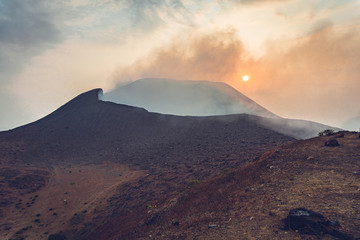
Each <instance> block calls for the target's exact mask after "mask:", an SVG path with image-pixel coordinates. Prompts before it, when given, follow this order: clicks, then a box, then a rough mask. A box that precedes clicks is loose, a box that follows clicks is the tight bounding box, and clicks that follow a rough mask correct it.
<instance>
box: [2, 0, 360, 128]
mask: <svg viewBox="0 0 360 240" xmlns="http://www.w3.org/2000/svg"><path fill="white" fill-rule="evenodd" d="M244 75H249V76H250V80H249V81H247V82H244V81H242V80H241V79H242V77H243V76H244ZM157 77H159V78H173V79H181V80H209V81H221V82H225V83H227V84H229V85H231V86H232V87H234V88H235V89H237V90H238V91H240V92H241V93H243V94H245V95H246V96H248V97H249V98H251V99H253V100H254V101H256V102H257V103H259V104H260V105H262V106H263V107H265V108H267V109H268V110H270V111H272V112H273V113H275V114H277V115H279V116H282V117H285V118H295V119H304V120H311V121H316V122H321V123H324V124H329V125H332V126H336V127H345V128H347V129H350V128H353V130H354V129H358V128H359V127H360V104H359V103H360V94H359V92H360V0H342V1H338V0H326V1H325V0H198V1H191V0H148V1H145V0H101V1H100V0H98V1H96V0H62V1H60V0H59V1H54V0H48V1H47V0H0V131H1V130H7V129H11V128H14V127H17V126H20V125H23V124H26V123H29V122H31V121H35V120H37V119H39V118H41V117H44V116H45V115H47V114H49V113H51V112H52V111H54V110H55V109H57V108H58V107H60V106H61V105H63V104H64V103H66V102H67V101H69V100H70V99H72V98H73V97H75V96H76V95H78V94H80V93H82V92H85V91H87V90H91V89H94V88H102V89H103V90H104V91H105V92H107V91H110V90H111V89H112V88H114V87H115V86H116V85H118V84H124V83H128V82H131V81H134V80H137V79H140V78H157ZM358 125H359V126H358ZM350 126H351V127H350Z"/></svg>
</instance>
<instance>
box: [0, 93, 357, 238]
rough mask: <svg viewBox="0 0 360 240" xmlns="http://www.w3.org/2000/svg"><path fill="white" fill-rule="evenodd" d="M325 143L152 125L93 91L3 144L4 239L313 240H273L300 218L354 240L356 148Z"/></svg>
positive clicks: (235, 120)
mask: <svg viewBox="0 0 360 240" xmlns="http://www.w3.org/2000/svg"><path fill="white" fill-rule="evenodd" d="M329 138H330V137H318V138H314V139H309V140H303V141H295V139H293V138H291V137H288V136H285V135H283V134H280V133H277V132H275V131H272V130H270V129H267V128H265V127H264V126H263V125H260V124H258V123H256V121H253V117H251V116H248V115H232V116H219V117H200V118H196V117H177V116H170V115H160V114H155V113H149V112H147V111H145V110H143V109H138V108H133V107H129V106H123V105H117V104H112V103H106V102H101V101H99V100H98V98H97V91H91V92H89V93H86V94H83V95H80V96H79V97H77V98H75V99H74V100H72V101H70V102H69V103H68V104H66V105H64V106H63V107H61V108H59V109H58V110H57V111H55V112H54V113H52V114H50V115H49V116H47V117H45V118H43V119H41V120H39V121H37V122H35V123H32V124H29V125H27V126H23V127H20V128H17V129H14V130H11V131H7V132H2V133H0V173H1V174H0V181H1V182H0V196H1V198H0V199H1V201H0V210H1V212H0V213H1V215H0V222H1V225H0V238H1V239H48V237H49V236H50V235H51V234H57V233H60V232H62V233H63V234H64V235H65V236H66V237H67V239H86V240H91V239H316V238H317V236H307V235H300V234H299V233H297V232H295V231H285V230H281V227H282V226H283V224H282V222H281V220H282V219H283V218H285V217H286V215H287V213H288V212H289V210H290V209H291V208H297V207H305V208H308V209H311V210H314V211H316V212H319V213H321V214H323V215H324V216H326V217H328V218H329V219H334V220H337V221H339V223H340V225H341V228H340V230H341V231H343V232H346V233H349V234H352V235H355V236H359V235H360V232H359V229H360V222H359V221H360V214H359V209H360V206H359V198H360V196H359V189H360V184H359V182H360V181H359V176H360V175H359V171H360V164H359V159H360V153H359V149H360V139H359V138H358V137H357V134H354V133H345V136H344V138H337V140H338V142H339V144H340V146H337V147H325V146H324V142H325V141H326V140H329ZM284 145H285V147H281V146H284ZM260 156H261V157H260ZM64 200H66V201H64ZM323 239H332V237H329V236H325V237H324V238H323Z"/></svg>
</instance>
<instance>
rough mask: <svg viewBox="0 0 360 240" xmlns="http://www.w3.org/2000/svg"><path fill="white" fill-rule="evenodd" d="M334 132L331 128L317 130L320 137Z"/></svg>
mask: <svg viewBox="0 0 360 240" xmlns="http://www.w3.org/2000/svg"><path fill="white" fill-rule="evenodd" d="M334 134H335V131H334V130H332V129H326V130H324V131H322V132H319V136H320V137H322V136H331V135H334Z"/></svg>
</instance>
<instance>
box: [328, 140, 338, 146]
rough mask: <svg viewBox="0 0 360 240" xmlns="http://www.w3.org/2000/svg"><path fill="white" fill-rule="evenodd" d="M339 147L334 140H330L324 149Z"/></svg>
mask: <svg viewBox="0 0 360 240" xmlns="http://www.w3.org/2000/svg"><path fill="white" fill-rule="evenodd" d="M339 145H340V144H339V142H338V141H337V140H336V139H330V140H328V141H326V142H325V146H326V147H336V146H339Z"/></svg>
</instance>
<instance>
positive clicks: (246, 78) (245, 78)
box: [242, 75, 250, 82]
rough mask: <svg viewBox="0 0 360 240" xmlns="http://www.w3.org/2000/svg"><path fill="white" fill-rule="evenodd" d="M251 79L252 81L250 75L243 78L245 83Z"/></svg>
mask: <svg viewBox="0 0 360 240" xmlns="http://www.w3.org/2000/svg"><path fill="white" fill-rule="evenodd" d="M249 79H250V77H249V76H248V75H245V76H243V77H242V80H243V81H244V82H247V81H249Z"/></svg>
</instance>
